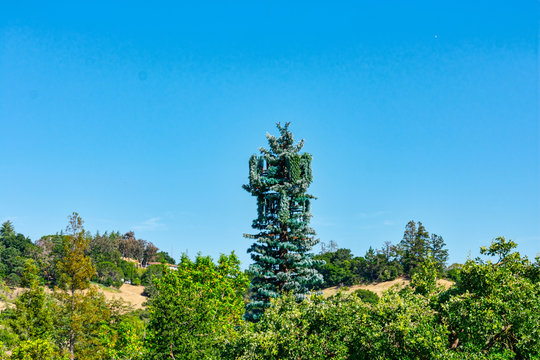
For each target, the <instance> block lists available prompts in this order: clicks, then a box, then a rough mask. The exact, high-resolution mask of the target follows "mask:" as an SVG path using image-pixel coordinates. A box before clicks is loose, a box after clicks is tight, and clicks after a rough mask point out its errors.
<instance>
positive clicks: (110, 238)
mask: <svg viewBox="0 0 540 360" xmlns="http://www.w3.org/2000/svg"><path fill="white" fill-rule="evenodd" d="M119 241H120V234H118V233H115V232H112V233H110V234H109V233H107V232H105V233H104V234H102V235H100V234H99V233H97V234H96V235H95V236H93V237H92V238H91V239H90V257H91V258H92V262H93V264H94V265H96V264H99V263H101V262H104V261H108V262H112V263H115V264H117V263H118V262H119V260H120V251H119V250H118V247H119Z"/></svg>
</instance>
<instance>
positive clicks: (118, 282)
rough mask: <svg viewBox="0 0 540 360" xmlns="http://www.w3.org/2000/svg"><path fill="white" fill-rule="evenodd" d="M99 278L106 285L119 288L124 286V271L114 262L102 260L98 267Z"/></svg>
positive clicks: (97, 276)
mask: <svg viewBox="0 0 540 360" xmlns="http://www.w3.org/2000/svg"><path fill="white" fill-rule="evenodd" d="M96 278H97V280H98V281H99V282H100V283H102V284H104V285H106V286H114V287H117V288H119V287H120V286H122V283H123V282H122V279H123V278H124V272H123V271H122V269H120V268H119V267H118V266H116V265H115V264H113V263H112V262H108V261H105V262H101V263H99V264H98V265H97V267H96Z"/></svg>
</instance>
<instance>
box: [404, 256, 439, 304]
mask: <svg viewBox="0 0 540 360" xmlns="http://www.w3.org/2000/svg"><path fill="white" fill-rule="evenodd" d="M437 274H438V266H437V261H436V260H435V259H433V258H429V257H428V258H426V259H425V260H424V262H422V263H421V264H420V265H419V266H418V267H416V269H415V271H414V274H413V276H412V279H411V286H412V287H413V288H414V289H415V292H416V293H418V294H422V295H428V294H431V293H434V292H435V290H436V289H437Z"/></svg>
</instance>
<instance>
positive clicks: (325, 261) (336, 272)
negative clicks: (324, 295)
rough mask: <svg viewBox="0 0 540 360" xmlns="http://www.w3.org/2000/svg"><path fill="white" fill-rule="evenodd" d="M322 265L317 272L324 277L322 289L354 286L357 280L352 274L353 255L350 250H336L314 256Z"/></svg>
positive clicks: (318, 266) (317, 267)
mask: <svg viewBox="0 0 540 360" xmlns="http://www.w3.org/2000/svg"><path fill="white" fill-rule="evenodd" d="M314 259H315V260H319V261H320V263H319V264H318V265H316V269H317V271H318V272H319V273H320V274H321V275H322V276H323V279H324V282H323V283H322V284H321V287H322V288H324V287H330V286H337V285H352V284H353V283H354V282H355V281H356V279H355V274H354V273H353V272H352V259H353V255H352V253H351V250H350V249H336V250H334V251H327V252H324V253H321V254H318V255H315V256H314Z"/></svg>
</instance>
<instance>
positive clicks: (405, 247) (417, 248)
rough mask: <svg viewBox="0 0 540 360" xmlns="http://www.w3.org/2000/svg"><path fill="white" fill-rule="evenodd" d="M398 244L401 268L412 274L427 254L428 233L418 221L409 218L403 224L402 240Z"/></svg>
mask: <svg viewBox="0 0 540 360" xmlns="http://www.w3.org/2000/svg"><path fill="white" fill-rule="evenodd" d="M399 245H400V247H401V250H402V258H401V261H402V264H403V270H404V271H405V273H406V274H408V275H412V274H413V272H414V270H415V269H416V268H417V267H418V266H420V264H421V263H423V262H424V260H425V259H426V258H427V257H428V255H429V233H428V232H427V231H426V228H425V227H424V225H422V223H421V222H420V221H419V222H418V224H417V223H415V222H414V221H413V220H411V221H409V222H408V223H407V225H406V226H405V232H404V233H403V240H401V242H400V244H399Z"/></svg>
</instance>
